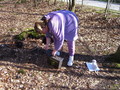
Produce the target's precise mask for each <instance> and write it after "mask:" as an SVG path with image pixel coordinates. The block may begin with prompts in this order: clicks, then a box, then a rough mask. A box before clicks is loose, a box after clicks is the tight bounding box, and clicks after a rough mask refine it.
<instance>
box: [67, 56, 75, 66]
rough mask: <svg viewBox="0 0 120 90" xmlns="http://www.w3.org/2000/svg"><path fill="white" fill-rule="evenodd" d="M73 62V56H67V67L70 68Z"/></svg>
mask: <svg viewBox="0 0 120 90" xmlns="http://www.w3.org/2000/svg"><path fill="white" fill-rule="evenodd" d="M73 60H74V56H69V61H68V63H67V65H68V66H72V65H73Z"/></svg>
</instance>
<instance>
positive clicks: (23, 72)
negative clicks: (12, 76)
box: [17, 69, 25, 74]
mask: <svg viewBox="0 0 120 90" xmlns="http://www.w3.org/2000/svg"><path fill="white" fill-rule="evenodd" d="M17 72H18V73H19V74H20V73H21V74H25V71H24V70H23V69H20V70H18V71H17Z"/></svg>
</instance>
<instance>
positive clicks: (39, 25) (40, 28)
mask: <svg viewBox="0 0 120 90" xmlns="http://www.w3.org/2000/svg"><path fill="white" fill-rule="evenodd" d="M34 29H35V31H36V32H37V33H42V34H46V33H47V32H48V27H47V25H45V23H44V22H35V25H34Z"/></svg>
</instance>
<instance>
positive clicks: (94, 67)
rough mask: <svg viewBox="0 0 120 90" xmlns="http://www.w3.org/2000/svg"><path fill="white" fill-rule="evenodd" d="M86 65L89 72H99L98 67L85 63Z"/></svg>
mask: <svg viewBox="0 0 120 90" xmlns="http://www.w3.org/2000/svg"><path fill="white" fill-rule="evenodd" d="M86 65H87V67H88V69H89V71H99V70H100V69H99V68H98V66H97V65H95V64H93V63H92V62H86Z"/></svg>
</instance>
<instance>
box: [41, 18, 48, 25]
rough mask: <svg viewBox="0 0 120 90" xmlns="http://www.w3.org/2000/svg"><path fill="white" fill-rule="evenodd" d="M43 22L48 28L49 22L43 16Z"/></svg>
mask: <svg viewBox="0 0 120 90" xmlns="http://www.w3.org/2000/svg"><path fill="white" fill-rule="evenodd" d="M41 20H42V21H43V22H44V24H45V25H46V26H47V23H48V20H47V19H46V17H45V16H43V17H42V18H41Z"/></svg>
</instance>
